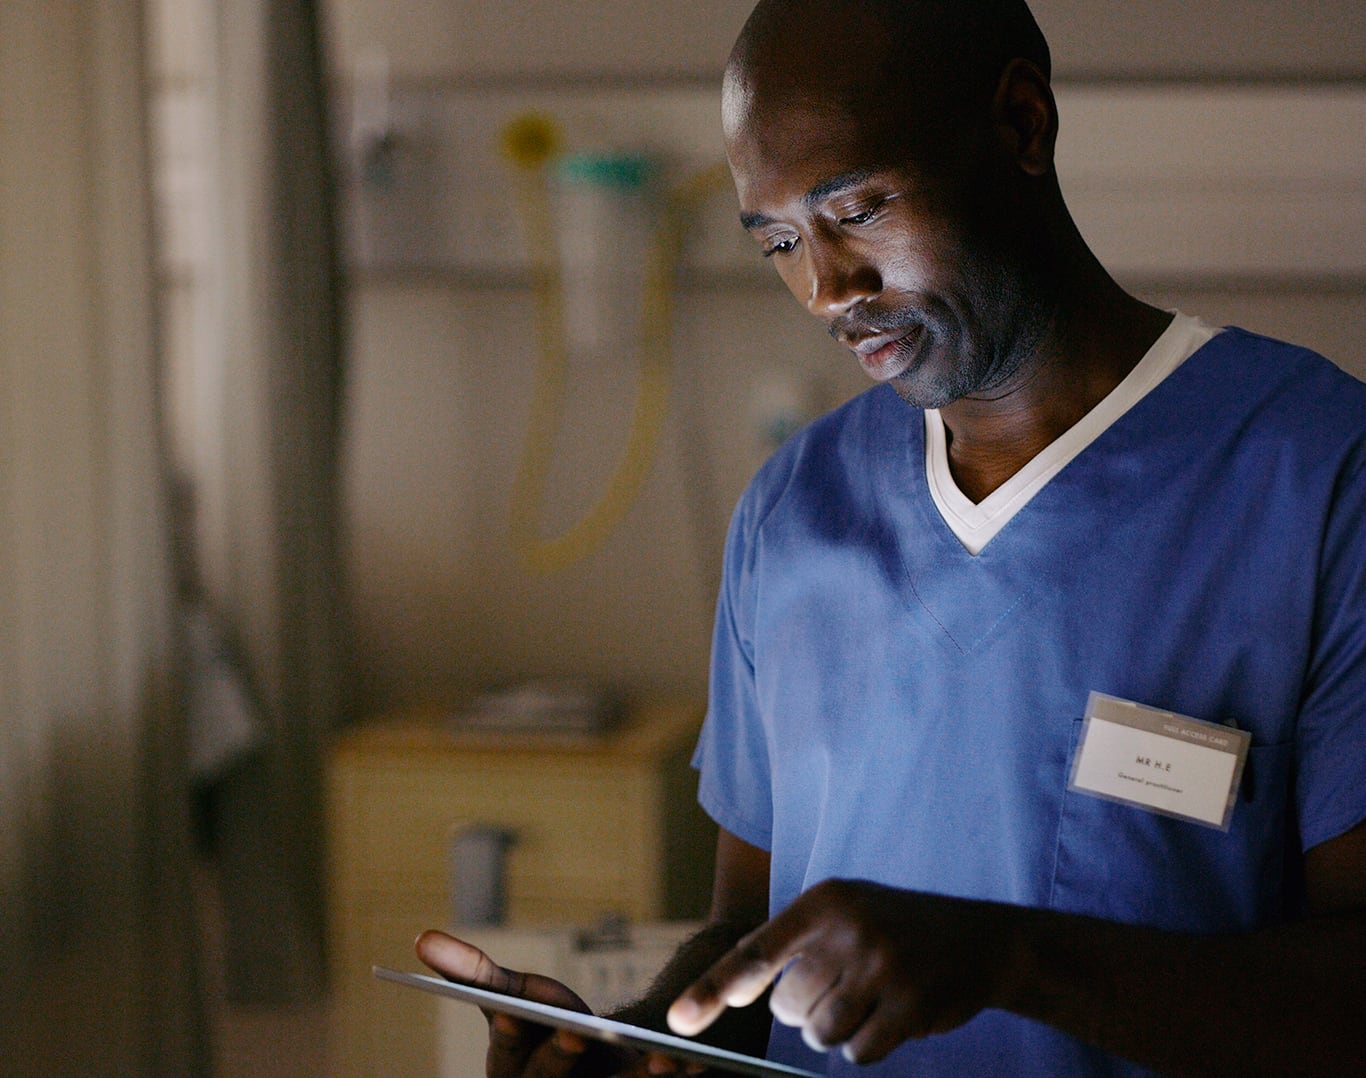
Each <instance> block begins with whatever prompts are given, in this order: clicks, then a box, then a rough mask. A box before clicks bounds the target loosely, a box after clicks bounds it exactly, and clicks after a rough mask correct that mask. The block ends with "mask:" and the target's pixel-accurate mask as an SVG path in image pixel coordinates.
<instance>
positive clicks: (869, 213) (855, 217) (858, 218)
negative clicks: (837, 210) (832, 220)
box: [840, 200, 882, 225]
mask: <svg viewBox="0 0 1366 1078" xmlns="http://www.w3.org/2000/svg"><path fill="white" fill-rule="evenodd" d="M880 209H882V202H881V201H880V200H879V201H877V202H874V203H873V204H872V205H871V206H869V207H867V208H866V209H862V210H859V211H858V212H857V213H851V214H848V215H847V216H845V217H841V218H840V224H841V225H866V224H867V223H868V222H869V221H871V220H872V219H873V218H874V217H876V216H877V214H878V211H879V210H880Z"/></svg>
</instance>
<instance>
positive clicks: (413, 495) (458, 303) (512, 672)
mask: <svg viewBox="0 0 1366 1078" xmlns="http://www.w3.org/2000/svg"><path fill="white" fill-rule="evenodd" d="M749 6H750V3H749V0H698V2H694V3H690V4H683V5H675V4H640V3H636V2H631V0H599V2H597V3H593V4H578V3H574V4H570V3H557V2H554V0H520V2H510V3H504V4H498V5H492V4H483V3H474V2H472V0H464V2H460V0H444V2H443V0H406V2H379V0H332V2H331V3H330V5H329V18H330V24H331V28H332V42H333V66H334V76H335V78H336V79H337V81H338V83H339V85H343V86H345V85H347V84H348V79H349V76H350V75H351V74H353V73H354V72H355V71H356V69H357V67H358V65H362V64H364V63H365V62H367V58H369V57H372V56H373V55H374V54H375V53H382V54H383V55H384V56H385V57H386V58H387V62H388V64H389V74H390V78H391V79H392V81H393V83H394V85H396V86H400V87H402V86H405V85H406V86H409V87H428V88H431V87H455V86H461V87H466V88H468V87H469V86H471V85H475V86H478V85H486V86H488V87H489V88H490V92H493V91H500V92H501V91H503V90H506V88H507V87H508V86H515V85H519V84H528V85H533V86H540V87H547V86H549V87H552V88H553V87H554V86H556V85H560V86H564V85H571V84H574V83H575V80H578V81H580V82H581V81H583V80H589V81H591V82H594V83H597V84H606V85H609V86H613V87H618V88H629V87H632V86H638V87H645V86H649V85H655V86H678V85H687V86H710V85H712V84H714V80H715V77H716V73H717V72H718V71H719V69H720V67H721V65H722V63H723V61H724V58H725V55H726V52H727V51H728V49H729V46H730V43H731V41H732V39H733V38H734V35H735V33H736V31H737V30H738V28H739V26H740V25H741V23H742V22H743V20H744V18H745V15H746V14H747V12H748V9H749ZM1035 8H1036V12H1037V14H1038V17H1039V20H1040V23H1041V24H1042V25H1043V27H1044V30H1045V32H1046V33H1047V34H1048V35H1049V36H1050V38H1051V40H1052V43H1053V49H1054V56H1055V63H1056V70H1057V72H1058V76H1059V79H1060V80H1061V81H1063V82H1064V83H1066V82H1067V80H1069V79H1070V80H1072V84H1073V85H1087V84H1108V83H1111V82H1116V81H1118V82H1120V83H1125V82H1135V81H1136V82H1144V83H1149V82H1150V83H1152V84H1153V85H1154V86H1155V87H1157V88H1158V89H1161V88H1162V87H1163V86H1166V85H1173V86H1179V85H1181V84H1182V83H1189V82H1190V81H1191V80H1196V81H1210V82H1213V83H1218V84H1227V83H1229V82H1236V81H1248V80H1251V81H1254V82H1265V81H1267V80H1273V81H1275V82H1277V83H1278V84H1286V83H1295V82H1306V83H1313V82H1317V83H1322V82H1334V83H1337V84H1340V85H1349V84H1351V81H1352V80H1356V84H1357V85H1360V81H1361V77H1362V75H1363V67H1362V60H1361V57H1363V56H1366V20H1363V19H1361V18H1360V5H1359V2H1358V0H1313V2H1310V3H1294V4H1292V3H1290V2H1289V0H1262V2H1258V3H1247V2H1246V0H1241V2H1240V0H1203V2H1201V3H1198V4H1192V3H1189V2H1186V0H1161V2H1155V3H1148V4H1143V5H1134V4H1128V3H1120V2H1118V0H1112V2H1108V3H1088V2H1082V0H1038V2H1037V3H1036V5H1035ZM1165 80H1178V81H1177V82H1176V83H1172V82H1170V81H1165ZM1176 137H1179V132H1177V133H1176ZM1248 137H1249V138H1254V137H1255V135H1254V134H1252V133H1249V136H1248ZM727 212H731V211H729V210H728V211H727ZM1132 283H1133V284H1134V285H1135V287H1137V288H1139V289H1141V290H1142V291H1143V292H1144V293H1145V294H1146V295H1149V296H1151V297H1152V298H1154V299H1156V300H1158V301H1161V302H1165V303H1168V304H1170V305H1179V306H1181V307H1182V308H1183V309H1187V310H1189V311H1191V312H1192V313H1199V314H1201V315H1203V316H1205V317H1206V318H1208V319H1210V320H1212V321H1237V322H1240V323H1242V324H1245V325H1248V326H1250V327H1252V328H1257V329H1265V330H1269V331H1273V332H1277V333H1278V334H1280V335H1283V336H1290V337H1294V338H1296V339H1299V340H1301V341H1303V342H1305V343H1308V344H1311V345H1313V346H1315V347H1318V348H1319V349H1321V350H1323V351H1325V352H1327V353H1328V354H1329V355H1331V356H1333V357H1334V358H1337V359H1339V360H1340V361H1342V362H1344V363H1348V364H1350V362H1352V361H1354V360H1356V355H1355V354H1354V353H1355V351H1356V350H1358V349H1359V348H1360V343H1359V342H1360V341H1361V340H1362V329H1363V328H1366V327H1363V314H1362V311H1363V305H1362V303H1361V299H1362V284H1363V282H1362V279H1361V275H1360V274H1359V273H1356V274H1350V273H1349V274H1347V275H1345V276H1344V275H1342V274H1337V275H1334V276H1333V277H1331V278H1329V279H1317V278H1314V279H1309V280H1304V279H1299V278H1297V279H1295V280H1290V279H1285V278H1283V277H1281V276H1278V275H1275V274H1272V275H1269V276H1268V275H1260V276H1257V277H1255V279H1245V278H1244V279H1237V280H1232V281H1230V280H1226V279H1217V278H1213V277H1209V276H1207V275H1206V276H1201V277H1192V276H1185V277H1182V276H1180V275H1164V274H1161V273H1156V274H1154V273H1151V272H1149V273H1145V274H1142V275H1138V276H1136V277H1135V278H1134V279H1133V280H1132ZM676 314H677V326H676V332H675V345H676V353H677V357H678V364H677V365H678V374H677V378H678V382H677V387H676V394H675V400H674V403H675V409H674V411H673V412H672V413H671V416H670V419H669V422H668V427H667V431H666V437H665V441H664V449H663V452H662V454H661V456H660V459H659V460H658V462H657V464H656V465H655V467H654V469H653V470H652V472H651V474H650V476H649V479H648V481H647V483H646V485H645V488H644V490H643V492H642V496H641V498H640V500H639V502H638V503H637V504H636V506H635V507H634V509H633V510H632V511H631V513H630V514H629V515H628V517H627V518H626V520H625V521H624V523H623V525H622V526H621V528H620V529H619V530H618V531H617V532H616V533H615V534H614V535H613V536H612V538H611V539H610V541H609V542H608V543H607V544H606V545H605V546H604V547H603V548H602V549H601V550H600V551H598V552H597V553H596V554H594V555H593V556H591V557H590V558H588V559H587V560H586V561H584V562H583V563H582V564H580V565H579V566H577V567H575V568H574V569H572V570H569V571H566V572H563V573H559V574H556V575H553V576H546V577H542V576H535V575H531V574H529V573H527V572H526V571H525V570H523V569H522V568H521V567H520V566H519V565H518V564H517V562H516V560H515V558H514V557H513V556H512V553H511V551H510V550H509V547H508V541H507V523H506V522H507V513H508V501H509V498H510V495H511V489H512V482H513V477H514V474H515V469H516V466H517V459H518V454H519V451H520V447H521V443H522V438H523V432H524V428H525V424H526V421H527V415H528V400H529V396H530V393H531V387H532V366H533V362H532V361H533V355H534V348H533V345H532V340H531V329H530V328H529V327H530V326H531V321H532V296H531V293H530V291H529V289H528V288H527V287H526V282H525V279H518V278H516V276H515V275H513V276H511V277H500V276H498V275H484V276H474V277H470V276H468V275H466V276H461V275H459V274H451V273H445V272H441V271H435V272H407V273H404V272H399V273H392V272H390V273H373V272H356V273H354V274H353V276H352V281H351V331H352V342H351V343H352V354H351V369H350V391H349V401H350V413H349V416H348V424H349V449H348V469H349V472H348V475H349V479H348V500H349V517H348V519H349V521H350V532H349V536H348V542H349V547H350V550H349V557H350V562H349V564H350V572H351V579H352V584H353V587H354V601H355V609H356V625H355V628H356V632H357V636H358V652H359V655H360V660H359V662H360V667H361V668H360V671H359V672H360V674H361V676H362V680H363V682H364V685H365V689H366V693H367V697H366V699H367V705H368V707H369V708H370V709H372V710H379V709H384V708H389V707H393V706H396V705H399V704H402V703H406V702H412V701H415V700H422V699H432V698H444V697H449V696H451V695H454V694H457V693H460V692H462V691H466V690H470V689H474V688H479V687H483V686H487V685H489V684H494V683H498V682H501V681H504V680H508V679H514V678H519V677H526V676H538V675H561V676H563V675H578V674H582V675H586V676H589V677H594V678H599V679H604V680H612V681H615V682H618V683H622V684H624V685H625V686H626V687H628V688H630V689H633V690H636V691H653V692H659V691H671V692H673V691H677V692H687V693H693V694H698V693H701V692H703V691H704V689H705V680H706V656H707V649H708V636H709V631H710V617H711V600H712V594H713V591H714V587H715V580H716V555H717V552H718V551H719V547H720V543H721V528H722V527H723V524H724V520H725V518H726V516H727V515H728V512H729V507H730V505H731V503H732V502H733V499H734V497H735V496H736V495H737V494H738V492H739V490H740V488H741V487H742V485H743V483H744V481H745V479H746V477H747V476H748V474H749V472H750V470H751V469H752V467H753V465H754V463H755V462H756V460H757V459H758V454H759V449H758V446H757V438H756V435H755V430H754V425H755V422H754V421H755V414H756V411H755V410H756V408H757V407H758V406H759V404H760V403H761V402H762V400H763V399H764V398H765V394H772V393H774V392H783V391H786V390H787V389H788V388H790V387H791V386H792V385H794V384H795V385H796V386H797V387H798V388H799V390H800V391H801V392H803V393H807V394H809V395H811V396H813V397H815V398H818V399H820V400H822V401H834V400H838V399H840V398H841V397H843V396H844V395H846V394H848V393H850V392H853V391H854V390H856V389H858V388H860V387H861V386H862V384H863V383H862V381H861V376H860V375H859V374H858V373H857V371H855V370H851V368H852V367H853V365H852V364H851V363H850V362H849V360H848V357H847V356H846V355H844V354H843V353H842V352H841V350H840V349H838V348H837V347H835V346H834V345H833V344H832V343H831V342H830V341H828V340H827V339H826V338H825V336H824V334H822V333H820V332H819V331H818V330H817V329H816V327H814V325H807V324H806V320H805V319H804V318H803V317H802V316H801V315H800V314H799V312H797V310H796V309H795V308H793V307H792V305H791V300H790V299H789V298H788V297H787V296H786V293H784V292H782V291H781V290H780V288H779V287H778V286H777V284H776V283H775V282H774V281H771V280H768V279H766V278H764V277H763V276H760V275H756V274H754V273H750V272H737V273H736V274H734V275H728V274H726V273H720V274H710V275H707V274H703V275H698V276H695V277H694V278H692V279H691V280H690V282H689V284H688V285H687V286H686V287H685V288H684V289H682V291H681V292H680V295H679V300H678V305H677V312H676ZM1357 362H1358V363H1359V362H1360V361H1359V360H1357ZM1358 369H1360V368H1358ZM794 373H795V377H794ZM632 378H633V373H632V368H631V365H630V364H629V363H625V364H622V365H621V366H620V367H618V368H617V369H615V370H608V371H599V372H597V373H594V374H591V375H585V376H584V377H583V378H582V379H581V380H580V381H578V382H576V383H574V384H572V385H571V389H570V392H569V397H568V400H567V405H566V406H567V409H568V411H569V414H571V415H572V416H573V417H574V425H573V431H574V438H573V440H572V443H569V444H568V448H569V449H571V450H572V452H570V453H566V454H564V455H563V456H562V459H561V461H560V463H559V465H558V467H559V471H558V472H557V473H556V476H555V485H554V498H553V499H552V500H551V501H550V502H549V503H548V505H547V508H546V515H547V520H548V526H551V527H553V526H554V524H555V523H556V522H559V523H565V522H568V521H570V520H572V519H573V517H574V516H575V514H576V512H577V511H579V510H581V509H582V508H583V507H584V506H585V505H586V504H587V502H588V501H589V500H591V498H592V496H593V494H594V492H595V491H596V490H597V489H599V487H600V485H601V483H602V481H603V479H604V478H605V475H606V473H607V472H608V471H610V460H611V457H612V455H613V453H614V451H615V446H616V445H617V444H618V443H619V439H620V430H621V428H622V426H623V425H624V422H625V419H624V417H625V416H626V415H627V414H628V410H629V406H630V400H631V396H632V392H633V385H632Z"/></svg>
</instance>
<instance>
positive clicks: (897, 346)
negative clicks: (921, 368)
mask: <svg viewBox="0 0 1366 1078" xmlns="http://www.w3.org/2000/svg"><path fill="white" fill-rule="evenodd" d="M924 332H925V327H924V326H922V325H920V324H918V323H917V324H915V325H912V326H906V327H904V328H900V329H896V330H893V331H892V332H890V333H879V334H877V335H876V336H873V337H864V338H862V339H860V340H853V341H849V342H848V345H849V348H850V349H852V350H853V352H854V354H855V355H856V356H858V360H859V363H860V364H861V365H862V367H863V369H864V371H865V373H867V375H868V376H869V377H870V378H872V379H873V380H874V381H876V382H887V381H890V380H891V379H893V378H895V377H896V376H897V375H899V374H903V373H905V372H906V370H907V369H909V368H910V366H911V364H912V363H913V362H914V361H915V357H916V353H917V351H918V345H919V343H920V339H921V337H922V336H924Z"/></svg>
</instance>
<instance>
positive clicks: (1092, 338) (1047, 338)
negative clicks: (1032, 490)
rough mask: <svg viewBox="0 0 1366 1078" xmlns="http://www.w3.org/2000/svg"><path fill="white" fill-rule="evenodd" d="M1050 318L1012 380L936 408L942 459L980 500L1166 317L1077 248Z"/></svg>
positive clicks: (1099, 391)
mask: <svg viewBox="0 0 1366 1078" xmlns="http://www.w3.org/2000/svg"><path fill="white" fill-rule="evenodd" d="M1081 250H1082V252H1083V254H1082V255H1081V257H1080V258H1079V259H1078V265H1077V266H1076V267H1075V271H1074V272H1072V273H1067V274H1064V275H1061V276H1060V278H1059V279H1060V281H1062V287H1060V288H1059V290H1058V292H1057V295H1058V296H1059V303H1058V305H1057V308H1056V314H1055V316H1054V318H1053V319H1052V322H1051V325H1050V326H1049V328H1048V330H1047V331H1046V332H1045V334H1044V336H1043V338H1042V339H1041V340H1040V341H1039V343H1038V345H1037V346H1036V348H1035V349H1034V351H1033V353H1032V354H1031V356H1030V357H1028V360H1027V361H1026V362H1024V363H1022V364H1021V366H1020V370H1019V371H1018V373H1017V374H1016V376H1015V377H1014V378H1012V379H1011V381H1010V382H1009V383H1007V384H1005V385H1002V386H1000V387H999V388H997V389H996V390H994V391H993V392H991V393H990V394H983V395H980V396H969V397H964V398H961V399H959V400H957V401H954V402H953V403H952V404H949V405H946V406H945V407H944V408H943V409H941V415H942V416H943V419H944V426H945V428H946V434H947V437H948V439H949V467H950V469H951V471H952V473H953V477H954V480H955V481H956V482H957V483H958V487H959V489H960V490H961V491H962V492H963V493H964V494H965V495H966V496H967V497H968V498H970V499H972V500H973V501H974V502H980V501H981V500H982V499H983V498H985V497H986V496H987V495H988V494H990V493H991V492H992V491H994V490H995V489H996V488H997V487H999V486H1000V485H1001V484H1002V483H1004V482H1005V481H1006V480H1008V479H1009V478H1010V477H1011V476H1013V475H1014V474H1015V473H1016V472H1018V471H1019V470H1020V469H1021V468H1023V467H1024V466H1025V465H1026V464H1027V463H1029V461H1030V460H1032V459H1033V458H1034V457H1035V456H1037V455H1038V454H1039V452H1041V451H1042V450H1043V449H1044V448H1045V447H1047V446H1048V445H1050V444H1051V443H1052V442H1054V441H1055V440H1056V439H1057V438H1058V437H1059V436H1060V435H1062V434H1063V433H1065V432H1066V431H1067V430H1069V429H1070V428H1071V427H1072V426H1073V425H1075V424H1076V423H1077V422H1078V420H1080V419H1081V418H1082V417H1083V416H1084V415H1086V413H1087V412H1089V411H1090V410H1091V409H1092V408H1094V407H1095V406H1096V405H1097V404H1098V403H1099V402H1100V401H1101V400H1102V399H1103V398H1104V397H1105V396H1106V395H1107V394H1109V392H1110V391H1111V390H1113V389H1114V388H1115V387H1116V386H1117V385H1119V383H1120V382H1121V381H1123V380H1124V378H1125V376H1126V375H1127V374H1128V373H1129V372H1130V371H1131V370H1133V369H1134V367H1135V366H1136V365H1137V364H1138V362H1139V360H1141V359H1142V358H1143V356H1144V354H1145V353H1146V352H1147V351H1148V349H1149V348H1151V347H1152V344H1153V342H1154V341H1156V340H1157V338H1158V337H1159V336H1160V335H1161V334H1162V331H1163V330H1165V329H1166V328H1167V326H1168V325H1169V324H1170V322H1171V315H1170V314H1169V313H1167V312H1166V311H1161V310H1158V309H1157V308H1155V307H1151V306H1149V305H1148V304H1146V303H1143V302H1142V301H1140V300H1138V299H1135V298H1134V297H1133V296H1131V295H1129V294H1128V293H1126V292H1125V291H1124V290H1123V289H1121V288H1120V287H1119V285H1118V284H1116V283H1115V281H1114V280H1113V279H1112V278H1111V277H1110V276H1109V274H1108V273H1106V272H1105V270H1104V269H1103V268H1102V267H1101V266H1100V264H1099V263H1098V262H1097V261H1096V260H1095V258H1094V256H1092V255H1091V254H1090V252H1089V251H1088V250H1085V248H1084V247H1083V248H1081Z"/></svg>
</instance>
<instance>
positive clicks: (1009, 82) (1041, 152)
mask: <svg viewBox="0 0 1366 1078" xmlns="http://www.w3.org/2000/svg"><path fill="white" fill-rule="evenodd" d="M992 116H993V118H994V120H995V124H996V132H997V137H998V138H999V139H1000V141H1001V145H1002V147H1003V148H1004V149H1005V150H1006V152H1007V154H1008V155H1009V156H1010V157H1011V159H1012V160H1014V162H1015V163H1016V165H1017V166H1018V167H1019V168H1020V170H1021V171H1022V172H1024V173H1026V174H1027V175H1030V176H1044V175H1047V174H1048V173H1050V172H1052V171H1053V146H1054V144H1055V143H1056V141H1057V138H1058V106H1057V104H1056V103H1055V102H1054V100H1053V91H1052V89H1051V88H1050V87H1049V85H1048V76H1046V75H1045V74H1044V73H1043V72H1042V71H1041V70H1039V68H1038V66H1037V65H1035V64H1033V63H1031V62H1030V61H1029V60H1011V61H1010V63H1008V64H1007V65H1006V67H1005V70H1004V71H1002V72H1001V79H1000V81H999V82H998V83H997V84H996V94H995V96H994V97H993V98H992Z"/></svg>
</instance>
